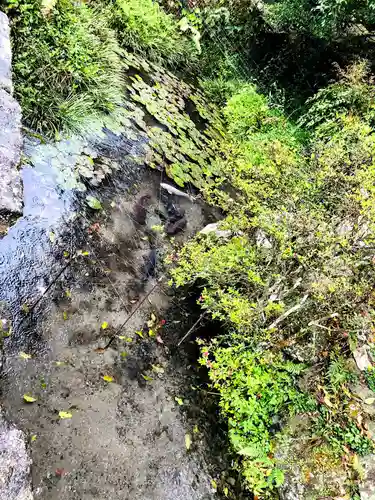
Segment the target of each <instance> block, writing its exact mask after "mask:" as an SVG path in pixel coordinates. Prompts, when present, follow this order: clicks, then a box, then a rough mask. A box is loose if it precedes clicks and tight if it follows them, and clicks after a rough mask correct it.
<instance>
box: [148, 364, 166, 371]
mask: <svg viewBox="0 0 375 500" xmlns="http://www.w3.org/2000/svg"><path fill="white" fill-rule="evenodd" d="M151 366H152V369H153V370H154V372H156V373H164V368H163V367H162V366H158V365H151Z"/></svg>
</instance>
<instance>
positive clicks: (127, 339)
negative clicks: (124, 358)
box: [125, 337, 133, 342]
mask: <svg viewBox="0 0 375 500" xmlns="http://www.w3.org/2000/svg"><path fill="white" fill-rule="evenodd" d="M125 340H126V342H133V339H132V338H131V337H126V339H125Z"/></svg>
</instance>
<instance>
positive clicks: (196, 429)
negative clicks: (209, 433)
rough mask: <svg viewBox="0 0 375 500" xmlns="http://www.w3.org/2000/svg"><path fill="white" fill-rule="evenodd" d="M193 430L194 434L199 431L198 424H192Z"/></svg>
mask: <svg viewBox="0 0 375 500" xmlns="http://www.w3.org/2000/svg"><path fill="white" fill-rule="evenodd" d="M193 432H194V434H198V432H199V429H198V426H197V424H195V425H194V429H193Z"/></svg>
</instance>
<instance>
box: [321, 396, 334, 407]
mask: <svg viewBox="0 0 375 500" xmlns="http://www.w3.org/2000/svg"><path fill="white" fill-rule="evenodd" d="M323 401H324V403H325V404H326V405H327V406H328V407H329V408H333V404H332V403H331V401H330V400H329V397H328V396H324V398H323Z"/></svg>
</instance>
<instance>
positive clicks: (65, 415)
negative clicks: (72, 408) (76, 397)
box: [59, 411, 73, 420]
mask: <svg viewBox="0 0 375 500" xmlns="http://www.w3.org/2000/svg"><path fill="white" fill-rule="evenodd" d="M72 416H73V415H72V414H71V413H70V412H69V411H59V417H60V418H61V420H65V419H68V418H72Z"/></svg>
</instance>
